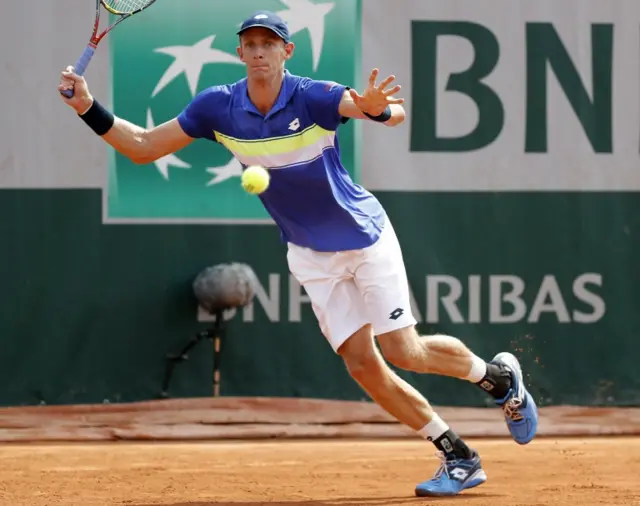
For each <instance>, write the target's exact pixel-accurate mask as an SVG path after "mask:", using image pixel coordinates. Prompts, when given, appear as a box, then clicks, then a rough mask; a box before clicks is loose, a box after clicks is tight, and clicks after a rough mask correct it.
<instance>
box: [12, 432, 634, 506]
mask: <svg viewBox="0 0 640 506" xmlns="http://www.w3.org/2000/svg"><path fill="white" fill-rule="evenodd" d="M469 442H470V443H472V445H473V446H474V447H475V448H477V449H478V450H479V451H480V452H481V455H482V457H483V461H484V466H485V469H486V472H487V475H488V477H489V481H488V482H487V483H486V484H484V485H482V486H481V487H478V488H476V489H475V490H473V491H467V492H465V493H463V494H462V495H460V496H458V497H456V498H448V499H430V498H416V497H415V496H414V495H413V487H414V485H415V483H416V482H418V481H420V480H423V479H425V478H427V477H429V476H431V474H432V472H433V471H434V469H435V467H436V466H437V459H436V458H435V456H434V455H433V449H432V446H431V445H430V444H428V443H425V442H422V441H408V440H402V441H398V440H394V441H363V440H355V441H345V440H341V441H327V440H315V441H283V442H279V441H270V442H250V441H242V442H215V443H196V442H194V443H185V444H182V443H160V444H155V443H140V444H137V443H134V444H132V443H98V444H68V445H67V444H47V445H12V444H9V445H5V446H3V447H2V450H1V452H0V455H1V458H2V461H1V465H0V504H2V505H12V506H13V505H15V506H18V505H29V506H31V505H34V506H35V505H43V506H44V505H58V504H60V505H83V506H90V505H91V506H93V505H96V506H97V505H100V506H107V505H120V504H126V505H129V506H146V505H156V504H164V505H171V506H213V505H244V506H254V505H260V504H279V505H294V504H303V505H315V506H322V505H332V506H333V505H335V506H352V505H353V506H356V505H363V506H364V505H380V506H382V505H410V504H447V505H450V504H464V505H467V504H468V505H491V506H533V505H547V504H557V505H571V506H573V505H578V506H587V505H594V504H599V505H612V504H626V505H640V439H638V438H635V439H630V438H588V439H577V438H576V439H553V438H544V439H543V438H540V439H538V440H536V441H534V442H533V443H531V444H530V445H529V446H527V447H519V446H517V445H516V444H515V443H512V442H511V441H509V440H470V441H469Z"/></svg>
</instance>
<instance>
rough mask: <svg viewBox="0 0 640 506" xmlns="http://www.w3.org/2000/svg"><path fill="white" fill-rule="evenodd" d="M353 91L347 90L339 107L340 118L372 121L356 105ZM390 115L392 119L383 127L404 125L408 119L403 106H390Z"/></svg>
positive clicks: (384, 122)
mask: <svg viewBox="0 0 640 506" xmlns="http://www.w3.org/2000/svg"><path fill="white" fill-rule="evenodd" d="M351 91H352V90H346V91H345V92H344V95H343V97H342V100H341V101H340V105H339V106H338V112H339V113H340V116H342V117H343V118H351V119H367V120H368V119H370V118H369V117H368V116H367V115H365V113H364V112H362V109H360V107H358V106H357V105H356V103H355V101H354V100H353V97H352V96H351ZM389 113H390V114H391V117H390V118H389V119H387V120H385V121H382V122H381V123H382V124H383V125H386V126H390V127H393V126H396V125H399V124H400V123H402V122H403V121H404V120H405V118H406V113H405V111H404V107H402V105H401V104H389ZM382 119H384V118H382ZM372 121H373V120H372Z"/></svg>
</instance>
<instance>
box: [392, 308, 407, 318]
mask: <svg viewBox="0 0 640 506" xmlns="http://www.w3.org/2000/svg"><path fill="white" fill-rule="evenodd" d="M403 314H404V309H401V308H398V309H394V310H393V311H392V312H391V314H390V315H389V319H390V320H397V319H398V318H400V317H401V316H402V315H403Z"/></svg>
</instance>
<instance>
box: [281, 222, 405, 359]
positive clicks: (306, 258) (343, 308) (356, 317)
mask: <svg viewBox="0 0 640 506" xmlns="http://www.w3.org/2000/svg"><path fill="white" fill-rule="evenodd" d="M287 261H288V263H289V269H290V270H291V273H292V274H293V276H294V277H295V278H296V279H297V281H298V282H299V283H300V284H301V285H302V286H303V287H304V289H305V291H306V292H307V295H308V296H309V298H310V299H311V305H312V307H313V311H314V313H315V315H316V317H317V318H318V323H319V324H320V329H321V330H322V333H323V334H324V336H325V337H326V338H327V340H328V341H329V343H330V344H331V347H332V348H333V350H334V351H338V349H339V348H340V346H342V345H343V344H344V343H345V341H346V340H347V339H348V338H349V337H350V336H351V335H353V334H354V333H355V332H356V331H357V330H359V329H360V328H362V327H363V326H365V325H366V324H368V323H370V324H371V325H372V327H373V331H374V334H375V335H380V334H384V333H386V332H391V331H393V330H397V329H401V328H404V327H408V326H411V325H415V324H416V320H415V318H414V317H413V314H412V313H411V296H410V294H409V282H408V280H407V273H406V270H405V267H404V260H403V258H402V250H401V249H400V244H399V243H398V238H397V237H396V234H395V231H394V229H393V226H392V225H391V222H390V221H389V218H387V220H386V223H385V225H384V229H383V230H382V233H381V235H380V237H379V238H378V240H377V241H376V242H375V243H374V244H373V245H371V246H369V247H367V248H364V249H361V250H351V251H340V252H335V253H322V252H318V251H314V250H311V249H309V248H303V247H300V246H297V245H295V244H291V243H289V244H288V252H287Z"/></svg>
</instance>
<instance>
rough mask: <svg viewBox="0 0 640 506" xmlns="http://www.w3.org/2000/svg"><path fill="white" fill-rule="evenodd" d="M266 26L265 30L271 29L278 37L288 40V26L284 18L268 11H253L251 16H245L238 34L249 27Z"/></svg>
mask: <svg viewBox="0 0 640 506" xmlns="http://www.w3.org/2000/svg"><path fill="white" fill-rule="evenodd" d="M257 27H261V28H266V29H267V30H271V31H272V32H273V33H275V34H276V35H277V36H278V37H280V38H281V39H282V40H284V41H285V42H289V39H290V35H289V28H288V27H287V23H285V22H284V20H283V19H282V18H281V17H280V16H278V15H277V14H275V13H274V12H270V11H257V12H254V13H253V14H252V15H251V17H249V18H247V19H246V20H245V22H244V23H242V26H241V27H240V31H239V32H238V35H240V34H241V33H242V32H244V31H246V30H248V29H249V28H257Z"/></svg>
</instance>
